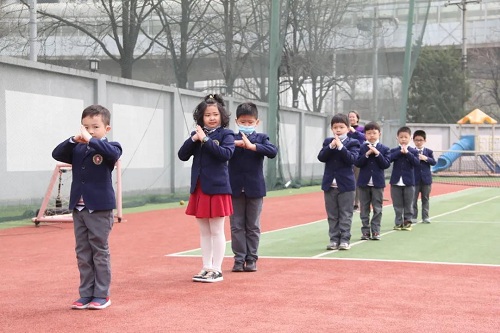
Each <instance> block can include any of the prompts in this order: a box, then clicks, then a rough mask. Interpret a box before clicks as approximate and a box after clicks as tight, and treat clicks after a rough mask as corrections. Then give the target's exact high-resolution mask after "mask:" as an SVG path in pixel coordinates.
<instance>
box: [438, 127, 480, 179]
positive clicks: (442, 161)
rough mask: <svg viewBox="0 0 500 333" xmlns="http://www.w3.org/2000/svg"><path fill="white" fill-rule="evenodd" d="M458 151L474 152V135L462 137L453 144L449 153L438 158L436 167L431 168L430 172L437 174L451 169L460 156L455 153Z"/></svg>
mask: <svg viewBox="0 0 500 333" xmlns="http://www.w3.org/2000/svg"><path fill="white" fill-rule="evenodd" d="M457 150H458V151H460V150H474V135H462V137H461V138H460V140H458V141H457V142H455V143H454V144H453V145H452V146H451V148H450V149H449V151H447V152H445V153H444V154H442V155H441V156H439V158H438V160H437V162H436V165H434V166H433V167H432V168H431V171H432V172H439V171H443V170H446V169H448V168H449V167H451V165H452V164H453V162H454V161H455V160H456V159H457V158H459V157H460V155H462V153H459V152H456V151H457Z"/></svg>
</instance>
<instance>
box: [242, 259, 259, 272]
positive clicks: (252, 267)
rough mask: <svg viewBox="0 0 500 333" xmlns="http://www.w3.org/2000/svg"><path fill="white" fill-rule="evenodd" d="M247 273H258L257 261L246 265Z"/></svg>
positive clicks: (247, 262)
mask: <svg viewBox="0 0 500 333" xmlns="http://www.w3.org/2000/svg"><path fill="white" fill-rule="evenodd" d="M244 270H245V272H256V271H257V262H256V261H255V260H247V261H246V263H245V268H244Z"/></svg>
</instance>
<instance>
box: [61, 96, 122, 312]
mask: <svg viewBox="0 0 500 333" xmlns="http://www.w3.org/2000/svg"><path fill="white" fill-rule="evenodd" d="M110 119H111V115H110V112H109V111H108V109H106V108H104V107H103V106H100V105H91V106H89V107H87V108H86V109H85V110H83V113H82V120H81V124H82V125H81V127H80V131H79V132H78V133H77V134H76V135H75V136H73V137H71V138H69V139H67V140H65V141H63V142H62V143H60V144H59V145H58V146H57V147H56V148H55V149H54V151H53V152H52V157H53V158H54V159H56V160H58V161H60V162H64V163H69V164H72V173H73V181H72V183H71V194H70V200H69V209H70V210H72V211H73V227H74V232H75V240H76V246H75V251H76V258H77V262H78V269H79V271H80V288H79V292H80V299H78V300H76V301H75V302H73V304H72V308H73V309H87V308H88V309H104V308H106V307H108V306H109V305H111V300H110V298H109V287H110V284H111V265H110V255H109V244H108V238H109V233H110V232H111V228H112V227H113V209H114V208H116V200H115V192H114V190H113V182H112V177H111V172H112V171H113V169H114V167H115V163H116V161H118V159H119V158H120V156H121V154H122V147H121V146H120V144H119V143H118V142H110V141H108V140H107V139H106V134H107V133H108V132H109V131H110V130H111V126H110V125H109V124H110Z"/></svg>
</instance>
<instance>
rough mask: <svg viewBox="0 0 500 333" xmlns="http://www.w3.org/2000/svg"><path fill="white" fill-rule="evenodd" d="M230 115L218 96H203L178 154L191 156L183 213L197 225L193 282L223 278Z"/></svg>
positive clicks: (228, 209)
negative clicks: (198, 264)
mask: <svg viewBox="0 0 500 333" xmlns="http://www.w3.org/2000/svg"><path fill="white" fill-rule="evenodd" d="M229 116H230V115H229V112H227V111H226V108H225V106H224V100H223V99H222V97H221V96H219V95H208V96H206V97H205V98H204V99H203V101H202V102H201V103H200V104H198V106H197V107H196V109H195V110H194V113H193V118H194V120H195V122H196V130H195V131H193V132H192V133H191V137H189V138H188V139H187V140H186V141H185V142H184V144H183V145H182V147H181V148H180V149H179V152H178V154H177V155H178V156H179V159H180V160H181V161H187V160H189V158H190V157H191V156H194V158H193V165H192V167H191V189H190V192H191V195H190V197H189V203H188V206H187V208H186V214H187V215H193V216H195V218H196V221H197V223H198V226H199V228H200V247H201V255H202V260H203V267H202V269H201V271H200V272H199V273H198V274H196V275H194V276H193V281H198V282H219V281H222V280H223V277H222V261H223V259H224V252H225V250H226V238H225V235H224V220H225V217H226V216H230V215H231V214H232V213H233V205H232V203H231V186H230V184H229V173H228V161H229V159H230V158H231V156H233V152H234V133H233V131H231V130H229V129H227V126H228V125H229Z"/></svg>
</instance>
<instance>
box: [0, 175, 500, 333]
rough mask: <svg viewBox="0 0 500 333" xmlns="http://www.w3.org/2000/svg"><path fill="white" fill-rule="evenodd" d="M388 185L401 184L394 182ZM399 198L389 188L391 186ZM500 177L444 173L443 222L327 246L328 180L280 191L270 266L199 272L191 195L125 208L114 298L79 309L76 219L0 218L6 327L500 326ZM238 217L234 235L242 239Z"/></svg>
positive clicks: (267, 225)
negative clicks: (491, 180)
mask: <svg viewBox="0 0 500 333" xmlns="http://www.w3.org/2000/svg"><path fill="white" fill-rule="evenodd" d="M386 193H388V192H386ZM386 197H387V198H389V195H388V194H386ZM499 202H500V189H499V188H478V187H474V188H468V187H463V186H457V185H440V184H435V185H434V187H433V197H432V199H431V217H432V223H431V224H421V223H419V224H417V225H415V226H414V227H413V230H412V231H393V230H392V226H393V220H394V213H393V210H392V206H391V202H390V200H389V201H387V202H386V204H387V206H386V207H385V208H384V212H383V214H384V216H383V221H382V239H381V240H380V241H371V240H370V241H360V240H359V237H360V220H359V216H358V215H357V214H356V216H355V219H354V221H353V227H352V234H353V237H352V240H351V245H352V248H351V250H349V251H326V250H325V246H326V244H327V243H328V236H327V223H326V220H325V212H324V206H323V195H322V192H321V191H319V188H302V189H291V190H283V191H277V192H271V193H270V195H269V197H268V198H266V199H265V202H264V211H263V214H262V228H263V234H262V239H261V247H260V259H259V261H258V268H259V270H258V271H257V272H255V273H232V272H231V271H230V270H231V267H232V259H231V251H230V242H228V248H227V251H226V255H227V256H228V257H227V258H226V259H225V261H224V264H223V274H224V281H223V282H221V283H216V284H202V283H193V282H191V280H190V277H191V276H192V275H193V274H194V273H196V272H197V271H198V270H199V269H200V266H201V258H200V257H199V249H198V247H199V239H198V230H197V227H196V224H195V223H194V221H193V218H192V217H189V216H186V215H185V214H184V209H185V206H179V205H178V204H177V206H176V207H172V206H173V205H172V204H169V205H158V206H149V207H144V208H139V209H135V210H131V209H129V210H126V211H125V219H126V221H125V222H122V223H119V224H116V225H115V227H114V228H113V232H112V234H111V239H110V241H111V251H112V254H111V255H112V264H113V281H112V295H111V299H112V302H113V304H112V306H111V307H109V308H108V309H106V310H103V311H90V310H84V311H75V310H70V304H71V302H72V301H74V299H76V298H77V297H78V295H77V286H78V272H77V268H76V259H75V255H74V250H73V247H74V239H73V233H72V225H71V224H43V223H42V224H41V225H40V227H38V228H36V227H34V226H33V225H28V226H22V227H17V228H7V229H3V230H0V267H1V271H2V274H1V276H2V277H1V279H2V284H1V285H0V294H1V295H2V297H1V298H0V307H1V308H2V315H1V316H0V331H2V330H4V331H5V332H30V331H37V332H74V331H81V332H91V331H96V330H102V331H105V332H136V331H148V332H193V331H219V332H326V331H332V330H335V331H337V330H338V331H348V332H367V331H369V332H498V331H500V316H499V314H500V279H499V276H500V218H499V216H500V205H499V204H498V203H499ZM228 224H229V223H226V236H227V238H228V239H229V236H230V232H229V226H228Z"/></svg>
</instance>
